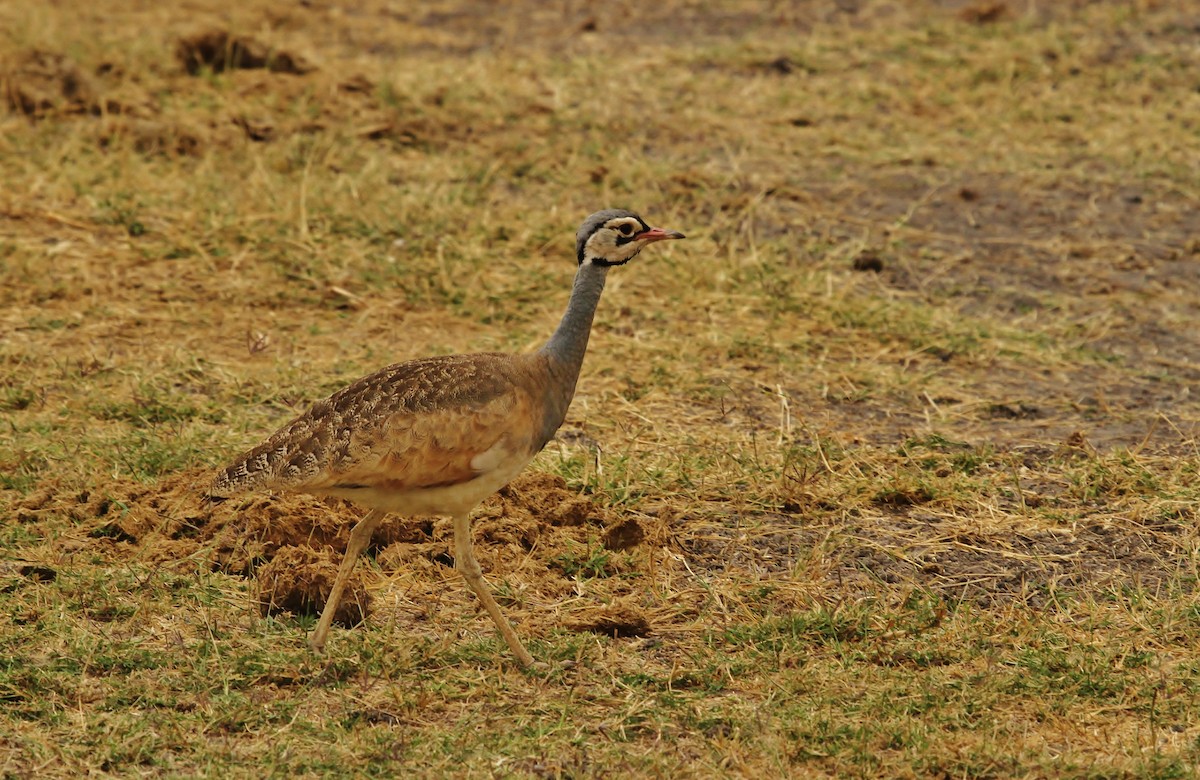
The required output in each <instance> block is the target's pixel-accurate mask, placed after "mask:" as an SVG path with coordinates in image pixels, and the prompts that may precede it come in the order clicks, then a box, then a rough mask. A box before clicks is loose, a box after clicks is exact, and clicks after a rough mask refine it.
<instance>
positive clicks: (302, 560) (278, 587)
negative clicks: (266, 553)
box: [254, 545, 371, 626]
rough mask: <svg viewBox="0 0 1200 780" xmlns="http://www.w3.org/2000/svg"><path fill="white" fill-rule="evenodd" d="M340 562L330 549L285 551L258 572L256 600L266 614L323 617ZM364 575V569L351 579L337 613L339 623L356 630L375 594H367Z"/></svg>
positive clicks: (291, 547)
mask: <svg viewBox="0 0 1200 780" xmlns="http://www.w3.org/2000/svg"><path fill="white" fill-rule="evenodd" d="M340 562H341V556H340V555H336V554H335V553H334V552H333V551H332V550H330V549H329V548H323V549H313V548H312V547H300V546H297V545H287V546H285V547H281V548H280V549H279V550H278V551H276V553H275V557H273V558H272V559H271V560H270V561H269V562H268V563H267V564H266V565H265V566H263V567H261V568H260V569H259V570H258V578H257V580H256V581H255V587H254V597H255V599H257V600H258V606H259V609H260V610H261V611H262V614H263V615H264V616H266V615H277V614H280V613H283V612H291V613H293V614H298V615H304V614H317V613H319V612H320V611H321V609H322V608H324V606H325V600H326V599H327V598H328V597H329V591H330V590H331V589H332V588H333V580H334V578H335V577H337V571H338V566H339V564H340ZM363 572H364V569H363V568H362V567H356V568H355V569H354V573H353V574H351V575H350V579H349V581H348V582H347V583H346V590H345V592H344V593H343V594H342V600H341V602H340V603H339V604H338V608H337V610H336V611H335V612H334V613H333V620H334V622H335V623H340V624H341V625H344V626H356V625H358V624H359V623H361V622H363V620H365V619H366V617H367V614H368V613H369V611H370V607H371V594H370V593H369V592H368V591H367V588H366V583H365V582H364V576H363Z"/></svg>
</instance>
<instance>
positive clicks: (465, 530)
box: [454, 515, 533, 668]
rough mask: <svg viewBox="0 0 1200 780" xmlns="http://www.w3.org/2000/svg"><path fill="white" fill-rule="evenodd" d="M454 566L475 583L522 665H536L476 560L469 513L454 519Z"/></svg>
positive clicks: (474, 585)
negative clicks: (503, 611) (497, 601)
mask: <svg viewBox="0 0 1200 780" xmlns="http://www.w3.org/2000/svg"><path fill="white" fill-rule="evenodd" d="M454 565H455V567H457V568H458V570H459V571H460V572H462V576H463V578H464V579H465V580H466V581H467V584H468V585H470V586H471V590H473V591H475V595H476V596H478V597H479V600H480V601H481V602H483V608H484V609H486V610H487V612H488V614H489V615H491V617H492V622H493V623H495V624H496V628H498V629H499V630H500V636H502V637H504V641H505V642H507V643H508V646H509V648H510V649H511V650H512V651H513V655H515V656H516V657H517V660H518V661H519V662H520V663H521V666H524V667H526V668H528V667H530V666H533V656H532V655H530V654H529V651H528V650H526V649H525V645H523V644H521V640H520V639H519V638H518V637H517V632H516V631H514V630H513V627H512V625H510V624H509V622H508V620H507V619H505V617H504V615H502V614H501V613H500V605H499V604H497V603H496V600H495V599H494V598H492V593H491V591H489V590H488V586H487V583H486V582H484V581H483V570H482V569H480V568H479V561H477V560H475V552H474V550H473V549H472V544H471V519H470V516H469V515H462V516H461V517H455V518H454Z"/></svg>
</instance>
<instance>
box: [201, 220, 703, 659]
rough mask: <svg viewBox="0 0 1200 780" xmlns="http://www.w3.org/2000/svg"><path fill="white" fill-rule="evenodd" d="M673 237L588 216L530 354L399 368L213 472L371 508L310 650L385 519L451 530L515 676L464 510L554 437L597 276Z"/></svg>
mask: <svg viewBox="0 0 1200 780" xmlns="http://www.w3.org/2000/svg"><path fill="white" fill-rule="evenodd" d="M670 238H683V234H682V233H679V232H676V231H673V230H663V229H661V228H652V227H650V226H649V225H647V224H646V223H645V221H643V220H642V218H641V217H639V216H638V215H637V214H634V213H633V212H630V211H623V210H617V209H611V210H608V211H599V212H596V213H595V214H592V215H591V216H590V217H588V218H587V219H586V220H584V222H583V224H582V225H581V226H580V228H579V232H578V234H577V235H576V245H575V248H576V258H577V259H578V262H579V270H578V271H577V273H576V274H575V285H574V288H573V289H572V291H571V299H570V302H569V304H568V305H567V311H566V314H564V315H563V318H562V322H561V323H559V326H558V329H557V330H555V331H554V334H553V335H552V336H551V337H550V340H549V341H547V342H546V344H545V346H543V347H542V348H541V349H539V350H537V351H536V352H532V353H529V354H522V355H507V354H500V353H491V352H489V353H480V354H474V355H445V356H440V357H428V358H422V359H419V360H411V361H409V362H407V363H398V364H396V365H393V366H388V367H387V368H385V369H383V370H381V371H377V372H375V373H374V374H371V375H370V376H366V377H363V378H362V379H360V380H358V381H357V382H355V383H353V384H351V385H349V386H348V387H345V388H343V389H341V390H339V391H338V392H336V393H334V394H333V395H331V396H330V397H329V398H327V399H325V400H324V401H320V402H318V403H317V404H316V405H314V406H313V407H312V408H311V409H309V410H308V411H307V412H305V413H304V414H302V415H301V416H299V417H297V418H296V419H295V420H293V421H292V422H290V423H288V424H287V425H285V426H284V427H283V428H281V429H279V430H278V431H277V432H276V433H275V434H274V435H272V436H271V437H270V438H269V439H267V440H266V441H264V442H263V443H262V444H260V445H258V446H257V447H255V448H254V449H252V450H250V451H249V452H247V453H245V454H244V455H242V456H241V457H240V458H238V459H237V460H236V461H235V462H234V463H233V465H231V466H229V467H228V468H226V469H224V470H223V471H222V472H221V473H220V474H218V475H217V478H216V479H215V480H214V481H213V483H212V486H211V487H210V488H209V497H210V498H211V499H212V500H221V499H223V498H227V497H229V496H231V495H234V494H236V493H241V492H244V491H247V490H252V489H268V490H287V491H294V492H301V493H312V494H315V495H320V496H336V497H339V498H346V499H349V500H351V501H353V502H355V503H357V504H361V505H362V506H364V507H368V508H369V509H370V511H368V512H367V514H366V515H365V516H363V518H362V519H361V520H359V521H358V523H357V524H356V525H355V526H354V528H353V529H352V530H351V532H350V541H349V542H348V543H347V545H346V553H345V557H344V558H343V559H342V563H341V566H340V567H339V568H338V573H337V577H336V578H335V579H334V581H333V586H332V588H331V590H330V593H329V596H328V598H327V599H326V602H325V608H324V610H323V611H322V612H321V618H320V620H319V621H318V622H317V627H316V629H314V630H313V633H312V636H311V637H310V639H309V644H310V645H311V646H312V648H313V650H316V651H318V652H319V651H320V650H321V649H322V648H323V647H324V646H325V638H326V635H327V634H328V633H329V626H330V624H331V623H332V621H333V615H334V612H335V611H336V610H337V606H338V602H339V601H340V600H341V597H342V591H343V590H344V589H345V587H346V581H347V580H348V579H349V577H350V573H351V571H352V570H353V569H354V564H355V561H356V560H357V559H358V556H359V554H360V553H362V551H363V548H365V547H366V546H367V543H368V542H369V541H370V540H371V534H372V533H373V532H374V530H375V527H376V526H377V525H378V524H379V521H380V520H381V519H382V518H383V516H384V515H385V514H386V513H388V512H396V513H399V514H405V515H441V516H448V517H451V518H453V520H454V563H455V566H456V567H457V568H458V570H459V571H460V572H462V575H463V577H464V578H465V579H466V581H467V584H468V585H469V586H470V587H471V590H473V591H474V592H475V595H476V596H478V597H479V600H480V601H481V602H482V603H483V606H484V608H485V609H486V610H487V612H488V614H489V615H491V618H492V621H493V622H495V624H496V628H497V629H499V631H500V634H501V635H502V636H503V637H504V641H505V642H507V643H508V646H509V647H510V648H512V651H513V653H514V654H515V655H516V656H517V659H518V660H519V661H520V662H521V664H522V665H523V666H529V665H530V664H532V663H533V657H532V656H531V655H530V654H529V652H528V651H527V650H526V649H525V646H524V645H522V644H521V640H520V639H519V638H518V637H517V634H516V632H515V631H513V628H512V626H511V625H509V622H508V621H507V620H506V619H505V618H504V615H503V614H501V612H500V607H499V606H498V605H497V604H496V601H495V599H493V598H492V595H491V592H490V591H489V590H488V587H487V584H486V583H485V582H484V580H483V573H482V571H481V570H480V568H479V563H478V561H476V560H475V554H474V552H473V551H472V544H471V524H470V513H471V510H472V509H474V508H475V507H476V506H477V505H478V504H479V503H480V502H481V501H483V499H485V498H487V497H488V496H489V495H491V494H492V493H494V492H495V491H497V490H499V489H500V488H501V487H503V486H504V485H506V484H507V483H508V482H509V480H511V479H512V478H513V477H515V476H517V474H519V473H520V472H521V470H522V469H524V468H525V466H526V465H527V464H528V463H529V461H530V460H532V459H533V457H534V456H535V455H536V454H537V453H538V452H539V451H540V450H541V449H542V447H543V446H545V444H546V442H548V441H549V440H550V438H551V437H552V436H554V432H555V431H556V430H558V427H559V426H560V425H562V422H563V419H564V418H565V417H566V414H567V407H569V406H570V404H571V398H572V396H574V395H575V382H576V380H577V379H578V378H579V369H580V366H581V365H582V364H583V355H584V352H585V351H586V350H587V344H588V335H589V334H590V333H591V329H592V317H593V315H594V314H595V312H596V304H597V303H598V302H599V301H600V294H601V292H603V290H604V280H605V277H606V276H607V274H608V269H610V268H612V267H613V266H616V265H624V264H625V263H627V262H629V261H630V260H632V259H633V257H634V256H635V255H636V254H637V253H638V252H640V251H641V250H642V249H643V248H644V247H645V246H646V245H648V244H650V243H653V242H655V241H662V240H663V239H670Z"/></svg>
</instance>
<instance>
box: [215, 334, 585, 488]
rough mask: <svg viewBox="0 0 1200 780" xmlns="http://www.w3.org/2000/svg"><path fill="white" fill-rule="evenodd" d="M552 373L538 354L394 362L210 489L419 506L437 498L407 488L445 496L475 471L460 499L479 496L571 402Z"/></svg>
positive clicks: (540, 441) (516, 466) (549, 432)
mask: <svg viewBox="0 0 1200 780" xmlns="http://www.w3.org/2000/svg"><path fill="white" fill-rule="evenodd" d="M552 384H553V379H552V374H551V372H550V371H549V370H548V367H547V361H546V360H545V358H544V357H542V356H538V355H504V354H498V353H479V354H472V355H449V356H440V357H432V358H424V359H420V360H413V361H409V362H406V363H398V364H396V365H392V366H388V367H387V368H384V369H381V370H380V371H377V372H375V373H374V374H371V375H369V376H366V377H363V378H362V379H359V380H358V381H356V382H354V383H353V384H350V385H348V386H347V387H345V388H343V389H341V390H339V391H338V392H336V393H334V394H333V395H332V396H330V397H329V398H327V399H325V400H323V401H320V402H318V403H316V404H314V405H313V406H312V408H310V409H309V410H308V411H307V412H305V413H304V414H302V415H300V416H299V417H297V418H296V419H295V420H292V421H291V422H290V423H288V424H287V425H285V426H284V427H283V428H281V429H279V430H278V431H277V432H276V433H275V434H273V435H272V436H271V437H270V438H268V439H267V440H266V441H264V442H263V443H262V444H259V445H258V446H257V447H255V448H253V449H251V450H250V451H249V452H246V453H245V454H243V455H242V456H241V457H239V458H238V459H237V460H236V461H235V462H234V463H233V464H232V465H230V466H229V467H227V468H226V469H224V470H223V471H221V472H220V473H219V474H218V475H217V477H216V479H215V480H214V481H213V484H212V486H211V488H210V491H209V493H210V496H211V497H213V498H214V499H220V498H224V497H228V496H230V495H234V494H237V493H241V492H244V491H247V490H252V489H282V490H291V491H297V492H307V493H315V494H319V495H338V496H344V497H347V498H351V499H354V500H357V501H359V503H362V504H365V505H367V506H378V507H380V508H384V509H390V510H394V511H403V510H406V509H408V510H412V511H417V510H421V509H426V510H429V507H425V506H424V504H420V503H418V504H417V505H413V502H412V501H411V500H410V497H411V496H414V495H426V496H427V500H426V501H425V503H430V502H431V501H432V502H433V503H434V504H436V502H437V501H438V500H449V499H446V498H444V497H443V493H445V491H446V490H447V489H449V488H453V487H455V486H459V485H463V484H466V483H473V482H478V485H477V490H473V491H468V493H469V494H468V495H461V496H459V495H458V493H456V494H455V495H456V496H458V498H456V499H455V500H456V501H460V500H461V501H466V500H471V499H473V500H480V499H481V498H482V496H480V499H474V494H475V493H476V492H479V491H481V490H485V489H486V490H487V493H490V492H491V491H492V490H495V489H496V488H498V487H500V486H502V485H503V483H504V482H507V481H508V479H511V476H509V477H507V478H505V479H504V482H501V483H500V484H499V485H496V486H495V487H490V489H489V486H490V484H491V483H492V482H494V481H495V478H499V477H502V476H505V475H507V474H508V472H510V471H511V472H512V473H513V475H515V473H516V472H517V471H520V469H521V468H523V467H524V465H525V464H526V463H528V461H529V460H530V459H531V458H532V457H533V455H535V454H536V453H537V452H538V450H540V449H541V448H542V446H543V445H544V444H545V442H546V441H547V440H548V439H549V438H550V437H551V436H553V434H554V431H555V430H556V429H557V428H558V426H559V424H561V422H562V414H561V413H560V411H559V408H560V407H561V411H562V412H563V413H565V405H564V404H562V403H561V402H560V401H556V400H555V395H556V394H555V393H554V392H553V389H552V388H551V387H550V386H551V385H552ZM569 400H570V399H569V398H567V399H566V401H567V402H568V403H569ZM489 475H491V476H492V477H493V478H491V479H487V478H485V477H488V476H489ZM439 491H441V492H439ZM459 493H461V491H459ZM484 495H486V493H484ZM432 510H439V507H437V506H433V507H432Z"/></svg>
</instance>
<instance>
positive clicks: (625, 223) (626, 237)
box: [575, 209, 684, 268]
mask: <svg viewBox="0 0 1200 780" xmlns="http://www.w3.org/2000/svg"><path fill="white" fill-rule="evenodd" d="M683 237H684V236H683V233H680V232H679V231H678V230H663V229H662V228H655V227H650V226H649V225H647V224H646V222H645V220H643V219H642V218H641V217H639V216H638V215H637V214H634V213H633V212H632V211H625V210H624V209H608V210H606V211H597V212H596V213H595V214H593V215H591V216H590V217H588V218H587V219H585V220H584V221H583V224H582V225H580V226H579V232H578V233H577V234H576V235H575V239H576V240H575V255H576V257H578V258H579V265H581V266H582V265H584V264H585V263H591V264H592V265H598V266H604V267H606V268H611V267H612V266H614V265H625V264H626V263H628V262H629V261H630V260H632V259H633V258H634V256H635V255H637V253H638V252H640V251H642V249H643V248H644V247H645V246H646V245H647V244H652V243H654V242H655V241H663V240H666V239H669V238H683Z"/></svg>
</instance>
